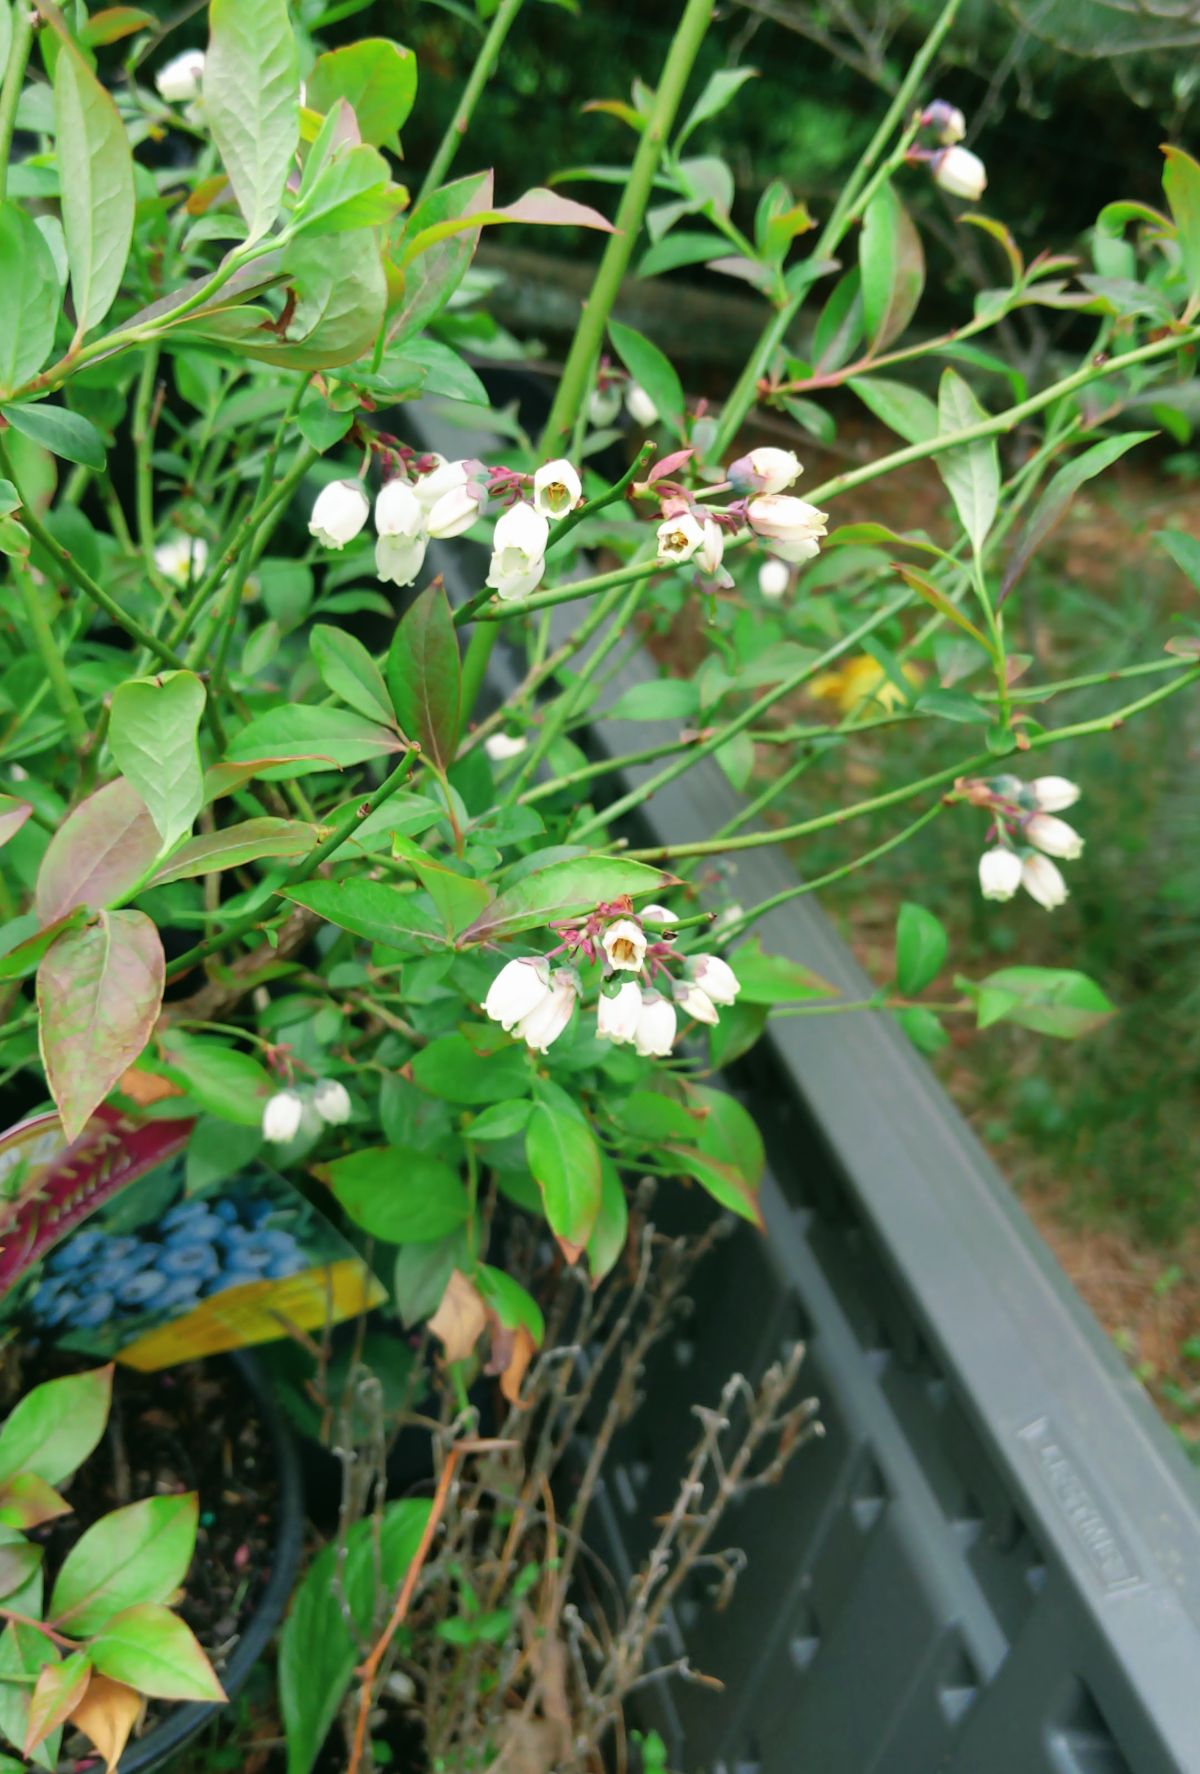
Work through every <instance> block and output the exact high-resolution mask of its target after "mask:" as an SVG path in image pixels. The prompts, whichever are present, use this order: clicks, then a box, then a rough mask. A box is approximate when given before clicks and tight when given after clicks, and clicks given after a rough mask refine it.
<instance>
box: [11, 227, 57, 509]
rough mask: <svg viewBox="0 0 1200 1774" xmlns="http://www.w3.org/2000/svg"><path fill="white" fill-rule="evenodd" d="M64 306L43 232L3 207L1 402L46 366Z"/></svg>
mask: <svg viewBox="0 0 1200 1774" xmlns="http://www.w3.org/2000/svg"><path fill="white" fill-rule="evenodd" d="M60 302H61V298H60V294H59V287H58V276H57V273H56V272H55V269H54V260H53V259H52V258H51V257H50V248H49V247H48V246H47V245H46V241H45V238H44V236H43V234H42V231H41V229H40V228H39V227H38V226H37V224H36V223H35V222H33V221H31V220H30V218H29V217H28V216H27V215H26V214H25V212H24V210H23V209H18V207H17V205H16V204H15V203H4V202H0V398H2V397H6V396H7V395H9V394H11V393H12V391H13V390H14V388H19V387H20V386H21V385H22V383H24V382H27V381H28V380H29V378H30V377H31V376H34V375H36V374H37V372H38V370H40V369H41V367H42V365H43V364H44V363H45V361H46V358H47V356H48V355H49V352H50V347H51V346H52V345H53V343H54V329H55V326H56V325H57V322H58V310H59V306H60ZM14 504H15V499H14ZM12 509H13V507H12V506H10V507H9V510H12Z"/></svg>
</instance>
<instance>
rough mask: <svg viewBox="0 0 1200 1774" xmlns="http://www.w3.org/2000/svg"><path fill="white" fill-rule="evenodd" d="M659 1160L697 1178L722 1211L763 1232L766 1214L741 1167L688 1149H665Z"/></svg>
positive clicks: (665, 1147)
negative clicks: (762, 1212) (763, 1213)
mask: <svg viewBox="0 0 1200 1774" xmlns="http://www.w3.org/2000/svg"><path fill="white" fill-rule="evenodd" d="M657 1156H658V1158H659V1161H660V1162H661V1163H663V1164H669V1165H673V1166H674V1167H675V1169H677V1170H678V1171H680V1172H681V1174H682V1175H684V1176H689V1177H694V1178H695V1179H696V1181H697V1182H698V1183H699V1184H700V1187H701V1188H702V1189H704V1190H706V1191H707V1193H708V1194H710V1195H711V1196H712V1198H713V1200H714V1201H719V1202H720V1204H721V1206H722V1207H727V1208H729V1209H730V1211H731V1212H732V1213H735V1214H737V1215H738V1216H739V1217H740V1218H741V1219H743V1220H749V1221H750V1223H751V1225H754V1226H758V1227H760V1228H761V1226H762V1214H761V1213H760V1212H759V1207H758V1200H757V1196H756V1193H755V1190H754V1188H753V1186H752V1185H751V1184H750V1183H749V1182H748V1181H747V1180H746V1176H745V1173H744V1172H743V1171H742V1169H741V1167H740V1166H734V1165H733V1164H730V1163H729V1162H728V1161H727V1160H724V1159H720V1158H710V1157H709V1155H708V1153H707V1152H694V1151H691V1150H689V1149H688V1148H687V1147H686V1146H675V1145H670V1146H661V1147H660V1148H659V1151H658V1154H657Z"/></svg>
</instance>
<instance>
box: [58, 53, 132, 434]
mask: <svg viewBox="0 0 1200 1774" xmlns="http://www.w3.org/2000/svg"><path fill="white" fill-rule="evenodd" d="M54 117H55V130H56V140H55V158H56V160H57V162H58V173H59V180H60V184H61V188H62V223H63V232H64V234H65V236H66V242H67V262H68V264H69V265H70V267H71V297H72V300H73V302H74V305H75V326H76V337H77V338H82V337H83V335H84V334H85V333H86V332H88V331H89V329H90V328H92V327H94V326H95V325H96V324H97V322H98V321H101V320H103V319H104V316H105V315H106V314H107V313H108V311H109V309H110V308H111V307H112V304H113V298H114V297H115V296H116V293H117V291H118V289H119V288H120V287H121V277H122V274H123V272H124V270H125V261H126V259H127V258H128V256H129V243H130V241H131V240H132V238H133V155H132V153H131V152H130V147H129V138H128V136H127V135H126V133H125V125H124V124H123V123H122V121H121V118H120V115H119V113H118V111H117V107H116V106H115V105H114V103H113V101H112V99H111V98H110V97H109V95H108V93H107V92H105V90H104V88H103V87H102V86H101V84H100V82H99V81H98V80H97V78H96V76H95V75H94V74H93V73H92V71H91V69H90V68H89V67H88V65H87V63H86V62H85V61H84V59H83V57H82V56H81V55H80V53H79V51H78V50H77V49H76V47H75V45H74V44H73V43H72V42H71V41H70V40H69V39H68V40H63V39H60V40H59V50H58V58H57V60H56V62H55V67H54ZM50 447H51V448H53V445H51V446H50ZM58 453H60V454H61V453H62V452H58ZM78 459H79V458H77V457H72V458H71V460H72V461H76V460H78ZM89 466H91V465H90V464H89ZM100 466H101V467H103V463H101V464H100Z"/></svg>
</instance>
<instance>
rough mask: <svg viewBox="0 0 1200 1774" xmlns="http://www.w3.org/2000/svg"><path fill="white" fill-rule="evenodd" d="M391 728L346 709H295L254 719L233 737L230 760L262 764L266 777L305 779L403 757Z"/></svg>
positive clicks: (295, 706) (293, 706) (270, 711)
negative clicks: (373, 760)
mask: <svg viewBox="0 0 1200 1774" xmlns="http://www.w3.org/2000/svg"><path fill="white" fill-rule="evenodd" d="M400 748H401V741H400V740H399V739H398V738H397V736H396V733H395V731H394V729H393V728H391V727H385V726H383V725H382V723H380V722H378V721H374V720H369V719H368V718H367V717H366V716H365V715H361V714H355V713H352V712H351V711H350V710H348V709H343V708H320V707H305V706H304V705H303V704H291V705H289V706H287V707H285V708H271V709H268V710H267V712H266V713H265V714H261V715H256V716H255V718H254V719H253V720H252V721H248V722H247V724H246V725H245V726H244V727H243V728H242V730H241V732H240V733H238V734H237V735H235V737H234V739H233V742H232V744H231V745H230V747H229V751H228V753H227V754H226V755H227V759H228V762H229V763H231V764H255V763H261V764H262V766H263V768H262V770H261V771H260V772H259V774H260V775H262V776H264V777H282V776H303V775H304V774H305V773H306V772H307V771H311V770H318V769H325V770H328V769H336V770H343V769H346V768H348V767H349V766H350V765H351V764H362V763H364V762H365V761H366V760H367V759H368V758H381V757H386V756H389V755H390V754H391V753H393V752H397V751H399V750H400Z"/></svg>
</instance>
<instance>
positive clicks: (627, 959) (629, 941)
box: [600, 918, 646, 973]
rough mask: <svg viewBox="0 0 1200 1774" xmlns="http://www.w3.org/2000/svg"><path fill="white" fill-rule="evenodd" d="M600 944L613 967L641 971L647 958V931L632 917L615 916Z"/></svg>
mask: <svg viewBox="0 0 1200 1774" xmlns="http://www.w3.org/2000/svg"><path fill="white" fill-rule="evenodd" d="M600 946H601V947H602V948H603V950H604V953H605V954H606V955H607V957H608V964H609V966H610V967H613V968H618V967H619V968H623V969H624V970H625V971H626V972H628V973H640V972H641V970H642V966H643V964H644V962H645V959H646V933H645V931H644V930H643V929H642V927H641V925H640V924H638V923H636V922H635V921H634V920H633V919H632V918H614V920H613V922H612V923H611V924H610V925H609V926H608V927H607V929H606V930H605V932H604V934H603V936H602V937H601V938H600Z"/></svg>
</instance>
